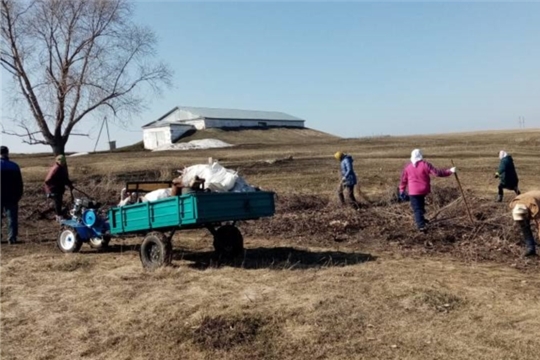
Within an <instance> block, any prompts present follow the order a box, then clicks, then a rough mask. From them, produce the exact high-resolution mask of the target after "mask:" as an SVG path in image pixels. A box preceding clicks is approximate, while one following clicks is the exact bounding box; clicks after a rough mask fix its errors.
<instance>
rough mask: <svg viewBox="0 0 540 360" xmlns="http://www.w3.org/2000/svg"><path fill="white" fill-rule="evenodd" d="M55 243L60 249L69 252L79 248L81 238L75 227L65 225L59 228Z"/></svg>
mask: <svg viewBox="0 0 540 360" xmlns="http://www.w3.org/2000/svg"><path fill="white" fill-rule="evenodd" d="M56 244H57V246H58V248H59V249H60V251H62V252H63V253H66V254H71V253H77V252H79V250H81V246H82V240H81V238H80V237H79V234H77V231H75V229H73V228H69V227H66V228H63V229H62V230H60V233H59V234H58V239H57V241H56Z"/></svg>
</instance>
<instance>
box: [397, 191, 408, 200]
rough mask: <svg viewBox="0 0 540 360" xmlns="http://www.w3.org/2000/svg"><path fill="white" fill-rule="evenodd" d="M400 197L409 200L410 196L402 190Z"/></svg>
mask: <svg viewBox="0 0 540 360" xmlns="http://www.w3.org/2000/svg"><path fill="white" fill-rule="evenodd" d="M399 199H400V200H401V201H407V200H409V196H407V193H405V192H402V193H399Z"/></svg>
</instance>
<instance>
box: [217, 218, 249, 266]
mask: <svg viewBox="0 0 540 360" xmlns="http://www.w3.org/2000/svg"><path fill="white" fill-rule="evenodd" d="M214 249H215V250H216V253H217V254H218V255H221V256H225V257H228V258H234V257H237V256H240V255H242V254H243V253H244V238H243V236H242V233H241V232H240V230H238V228H237V227H236V226H234V225H223V226H221V227H220V228H219V229H217V230H216V233H215V234H214Z"/></svg>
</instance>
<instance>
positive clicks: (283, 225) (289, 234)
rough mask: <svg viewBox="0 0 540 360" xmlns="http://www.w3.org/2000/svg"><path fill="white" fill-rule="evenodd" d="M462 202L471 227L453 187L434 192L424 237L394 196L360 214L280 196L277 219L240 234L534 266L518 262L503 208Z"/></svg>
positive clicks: (513, 229) (515, 238)
mask: <svg viewBox="0 0 540 360" xmlns="http://www.w3.org/2000/svg"><path fill="white" fill-rule="evenodd" d="M466 197H467V202H468V204H469V206H470V208H471V213H472V217H473V222H472V223H471V221H470V219H469V217H468V213H467V211H466V207H465V204H464V201H463V199H462V197H461V196H460V193H459V191H458V190H457V189H456V188H435V189H433V192H432V194H431V195H430V196H429V197H428V198H427V206H426V208H427V214H426V218H427V219H428V220H429V221H430V222H429V231H428V233H427V234H423V233H420V232H418V231H417V230H416V229H415V226H414V222H413V217H412V211H411V209H410V205H409V203H399V202H398V201H397V198H396V196H395V193H394V192H393V191H388V194H387V195H386V196H384V197H383V198H382V199H379V200H378V201H372V203H371V204H370V205H369V206H368V205H365V206H364V207H362V208H361V209H359V210H355V209H352V208H349V207H342V206H339V205H338V204H337V203H336V202H335V201H331V200H329V199H328V198H326V197H323V196H318V195H304V194H290V195H280V196H279V197H278V199H277V210H276V215H275V216H274V217H272V218H267V219H261V220H259V221H257V222H252V223H249V224H246V225H244V228H245V230H244V231H245V233H246V235H253V236H260V237H280V238H284V239H289V240H291V241H292V242H294V243H296V244H301V245H306V246H310V245H311V246H336V245H338V244H336V243H339V246H347V247H354V246H358V245H382V246H383V247H390V246H391V247H392V248H394V249H395V248H398V249H399V250H400V251H404V252H408V253H414V254H441V253H446V254H449V255H451V256H454V257H458V258H460V259H464V260H468V261H484V260H489V261H497V262H508V263H511V264H515V265H516V266H519V267H521V266H526V265H527V266H529V265H532V264H534V265H538V262H537V261H525V260H520V256H521V252H522V251H523V247H522V245H521V244H520V241H521V234H520V231H519V229H518V228H517V226H515V225H514V223H513V220H512V218H511V216H510V209H509V208H508V205H507V204H506V203H496V202H494V201H493V200H490V199H481V198H478V197H475V196H474V195H472V194H470V193H469V194H466ZM381 242H382V243H381Z"/></svg>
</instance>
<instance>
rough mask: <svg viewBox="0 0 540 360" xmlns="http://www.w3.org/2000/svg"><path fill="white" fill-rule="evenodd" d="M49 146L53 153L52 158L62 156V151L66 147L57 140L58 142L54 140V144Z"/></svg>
mask: <svg viewBox="0 0 540 360" xmlns="http://www.w3.org/2000/svg"><path fill="white" fill-rule="evenodd" d="M50 145H51V148H52V151H53V153H54V156H58V155H64V149H65V147H66V143H65V141H64V140H63V139H59V140H58V139H55V141H54V143H52V144H50Z"/></svg>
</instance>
